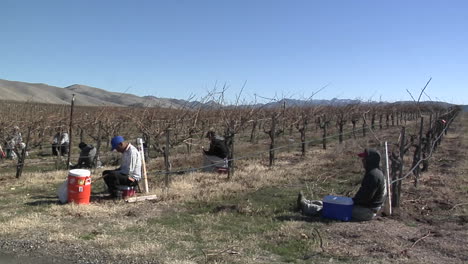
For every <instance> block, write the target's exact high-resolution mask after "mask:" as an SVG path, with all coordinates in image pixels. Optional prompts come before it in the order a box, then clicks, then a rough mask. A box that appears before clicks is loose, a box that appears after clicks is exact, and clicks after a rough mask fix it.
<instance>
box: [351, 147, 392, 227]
mask: <svg viewBox="0 0 468 264" xmlns="http://www.w3.org/2000/svg"><path fill="white" fill-rule="evenodd" d="M358 156H359V157H360V158H361V160H362V165H363V167H364V169H365V170H366V172H365V174H364V178H363V179H362V182H361V187H360V188H359V190H358V192H357V193H356V195H354V197H353V201H354V206H353V219H355V220H360V221H368V220H371V219H372V218H374V217H375V215H376V213H377V212H378V211H379V210H380V208H381V207H382V204H383V202H384V200H385V194H386V188H385V177H384V175H383V173H382V171H381V170H380V153H379V152H378V151H377V150H375V149H365V150H364V152H362V153H359V154H358Z"/></svg>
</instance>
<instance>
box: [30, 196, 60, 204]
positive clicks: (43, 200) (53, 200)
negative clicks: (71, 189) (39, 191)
mask: <svg viewBox="0 0 468 264" xmlns="http://www.w3.org/2000/svg"><path fill="white" fill-rule="evenodd" d="M31 198H32V199H34V200H35V201H33V202H28V203H26V205H29V206H42V205H50V204H60V202H59V199H58V197H57V196H50V195H49V196H45V195H39V196H33V197H31Z"/></svg>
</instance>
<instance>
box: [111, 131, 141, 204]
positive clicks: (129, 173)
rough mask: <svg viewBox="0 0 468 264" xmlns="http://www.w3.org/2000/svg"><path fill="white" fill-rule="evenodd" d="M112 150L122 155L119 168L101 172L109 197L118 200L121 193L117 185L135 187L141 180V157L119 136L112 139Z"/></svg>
mask: <svg viewBox="0 0 468 264" xmlns="http://www.w3.org/2000/svg"><path fill="white" fill-rule="evenodd" d="M111 145H112V149H111V150H116V151H117V152H120V153H122V159H121V161H120V167H119V168H117V169H115V170H105V171H103V172H102V176H103V178H104V181H105V182H106V185H107V188H108V191H109V193H110V195H111V197H113V198H115V199H120V198H121V197H122V192H121V191H120V190H119V185H123V186H136V185H138V181H140V179H141V156H140V152H139V151H138V150H137V149H136V148H135V147H134V146H133V145H132V144H130V143H129V142H127V141H125V139H124V138H123V137H121V136H116V137H113V138H112V140H111Z"/></svg>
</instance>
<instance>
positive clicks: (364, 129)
mask: <svg viewBox="0 0 468 264" xmlns="http://www.w3.org/2000/svg"><path fill="white" fill-rule="evenodd" d="M366 129H367V122H366V114H365V113H364V115H363V116H362V137H366Z"/></svg>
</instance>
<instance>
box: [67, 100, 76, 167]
mask: <svg viewBox="0 0 468 264" xmlns="http://www.w3.org/2000/svg"><path fill="white" fill-rule="evenodd" d="M74 107H75V94H73V96H72V101H71V110H70V132H69V141H70V143H69V144H68V158H67V170H68V169H70V157H71V150H72V146H73V109H74Z"/></svg>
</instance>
